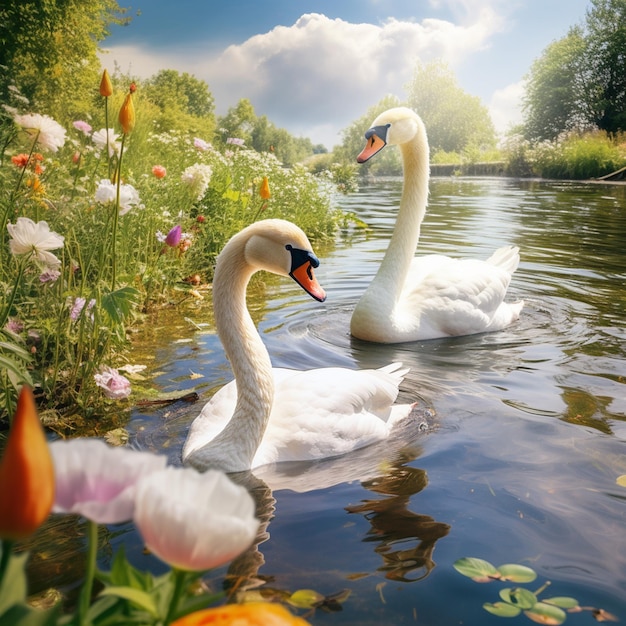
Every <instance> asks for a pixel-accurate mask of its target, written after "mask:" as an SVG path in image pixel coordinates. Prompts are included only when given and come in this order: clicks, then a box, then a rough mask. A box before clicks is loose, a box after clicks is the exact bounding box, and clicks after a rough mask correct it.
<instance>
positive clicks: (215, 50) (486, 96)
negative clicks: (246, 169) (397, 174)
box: [102, 0, 589, 148]
mask: <svg viewBox="0 0 626 626" xmlns="http://www.w3.org/2000/svg"><path fill="white" fill-rule="evenodd" d="M131 1H132V0H131ZM120 5H122V6H127V5H126V3H124V2H121V3H120ZM130 6H131V7H132V8H131V11H130V15H132V16H133V19H132V22H131V24H130V25H128V26H125V27H115V28H114V29H113V33H112V35H111V37H109V38H108V39H106V40H105V41H104V42H103V43H102V48H103V49H104V50H106V52H105V53H104V54H103V56H102V61H103V64H104V65H105V67H107V68H109V70H113V69H114V67H115V65H116V64H117V66H118V67H119V68H120V69H121V70H122V71H124V72H127V71H128V72H130V73H131V74H133V75H135V76H139V77H142V78H147V77H149V76H151V75H153V74H155V73H156V72H157V71H158V70H160V69H175V70H178V71H180V72H188V73H190V74H193V75H194V76H196V77H197V78H200V79H202V80H205V81H206V82H207V83H208V85H209V88H210V90H211V92H212V94H213V96H214V98H215V103H216V110H217V113H218V114H224V113H225V112H226V111H227V109H228V108H229V107H231V106H234V105H236V104H237V102H238V101H239V99H240V98H249V99H250V100H251V102H252V104H253V105H254V108H255V111H256V113H257V115H267V117H268V119H269V120H270V121H272V122H273V123H274V124H276V125H277V126H279V127H282V128H286V129H287V130H288V131H289V132H291V133H292V134H294V135H296V136H305V137H309V138H310V139H311V140H312V141H313V143H314V144H317V143H324V144H325V145H327V146H328V147H329V148H332V147H333V145H335V144H338V143H339V142H340V141H341V137H340V135H339V131H341V129H343V128H345V127H346V126H348V125H349V124H350V123H351V122H353V121H354V120H355V119H357V118H359V117H361V116H362V115H363V114H364V113H365V112H366V111H367V108H368V107H370V106H372V105H373V104H376V103H377V102H378V101H379V100H380V99H381V98H382V97H383V96H385V95H387V94H394V95H396V96H398V97H399V98H400V99H401V100H403V99H405V98H406V91H405V89H404V87H405V85H406V83H407V82H408V81H410V80H411V77H412V75H413V71H414V69H415V65H416V63H417V62H418V61H422V62H429V61H432V60H434V59H443V60H444V61H446V62H447V63H448V64H449V65H450V67H451V68H452V69H453V70H454V72H455V74H456V76H457V80H458V82H459V84H460V85H461V87H462V88H463V89H464V90H465V91H467V92H468V93H470V94H472V95H475V96H478V97H480V98H481V100H482V101H483V103H484V104H485V105H486V106H487V107H488V108H489V110H490V112H491V115H492V119H493V121H494V124H495V125H496V128H497V129H498V130H499V131H505V130H506V128H507V127H508V126H509V125H510V124H512V123H515V122H517V121H519V119H520V114H519V101H520V97H521V95H522V81H523V78H524V75H525V74H526V73H527V72H528V70H529V68H530V66H531V64H532V62H533V60H534V59H536V58H537V57H538V56H539V55H540V54H541V52H542V51H543V50H544V49H545V47H546V46H547V45H548V44H550V43H551V42H552V41H554V40H556V39H560V38H561V37H563V36H565V35H566V34H567V31H568V29H569V28H570V27H571V26H574V25H575V24H580V23H582V21H583V20H584V17H585V13H586V10H587V9H588V7H589V1H588V0H317V1H315V0H310V1H309V0H224V1H222V2H217V1H215V0H177V1H175V2H172V0H134V2H132V4H131V5H130Z"/></svg>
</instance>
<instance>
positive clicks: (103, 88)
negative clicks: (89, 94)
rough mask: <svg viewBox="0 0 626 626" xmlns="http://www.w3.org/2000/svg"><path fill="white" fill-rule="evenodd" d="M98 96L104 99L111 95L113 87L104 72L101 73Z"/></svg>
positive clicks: (107, 74)
mask: <svg viewBox="0 0 626 626" xmlns="http://www.w3.org/2000/svg"><path fill="white" fill-rule="evenodd" d="M100 95H101V96H104V97H105V98H108V97H109V96H111V95H113V85H112V84H111V79H110V78H109V73H108V72H107V71H106V70H104V72H102V80H101V81H100Z"/></svg>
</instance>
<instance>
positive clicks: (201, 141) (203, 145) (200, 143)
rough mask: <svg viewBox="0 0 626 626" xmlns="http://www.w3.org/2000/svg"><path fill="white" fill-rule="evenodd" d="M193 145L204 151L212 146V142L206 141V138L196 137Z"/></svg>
mask: <svg viewBox="0 0 626 626" xmlns="http://www.w3.org/2000/svg"><path fill="white" fill-rule="evenodd" d="M193 145H194V147H195V148H197V149H198V150H201V151H202V152H205V151H206V150H208V149H209V148H210V147H211V144H210V143H207V142H206V141H204V139H200V138H199V137H196V138H195V139H194V140H193Z"/></svg>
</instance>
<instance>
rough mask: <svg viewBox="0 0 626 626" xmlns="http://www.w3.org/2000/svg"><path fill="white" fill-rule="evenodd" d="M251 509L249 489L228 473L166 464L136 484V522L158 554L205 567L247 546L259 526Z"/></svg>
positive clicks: (184, 565) (182, 565)
mask: <svg viewBox="0 0 626 626" xmlns="http://www.w3.org/2000/svg"><path fill="white" fill-rule="evenodd" d="M254 511H255V505H254V500H253V499H252V497H251V496H250V494H249V493H248V491H247V490H246V489H245V488H244V487H241V486H240V485H236V484H235V483H233V482H232V481H231V480H230V478H228V476H226V474H224V473H222V472H219V471H215V470H209V471H207V472H205V473H203V474H200V473H198V472H197V471H196V470H194V469H191V468H177V467H168V468H167V469H165V470H163V471H161V472H158V473H154V474H151V475H149V476H146V477H145V478H143V479H142V480H141V481H140V482H139V484H138V485H137V496H136V501H135V516H134V522H135V525H136V526H137V528H138V529H139V532H140V533H141V536H142V537H143V539H144V541H145V543H146V546H147V547H148V549H149V550H150V551H151V552H152V553H154V554H155V555H156V556H157V557H158V558H159V559H161V560H162V561H165V562H166V563H168V564H169V565H171V566H173V567H176V568H178V569H181V570H185V571H203V570H206V569H211V568H213V567H217V566H219V565H223V564H224V563H226V562H228V561H230V560H231V559H233V558H234V557H236V556H238V555H239V554H240V553H241V552H243V550H245V549H246V548H248V547H249V546H250V544H251V543H252V540H253V539H254V537H255V536H256V532H257V529H258V527H259V522H258V520H257V519H256V518H255V516H254Z"/></svg>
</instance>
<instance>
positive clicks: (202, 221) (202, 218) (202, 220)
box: [196, 215, 206, 224]
mask: <svg viewBox="0 0 626 626" xmlns="http://www.w3.org/2000/svg"><path fill="white" fill-rule="evenodd" d="M196 222H198V223H199V224H204V222H206V217H204V215H198V217H196Z"/></svg>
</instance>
